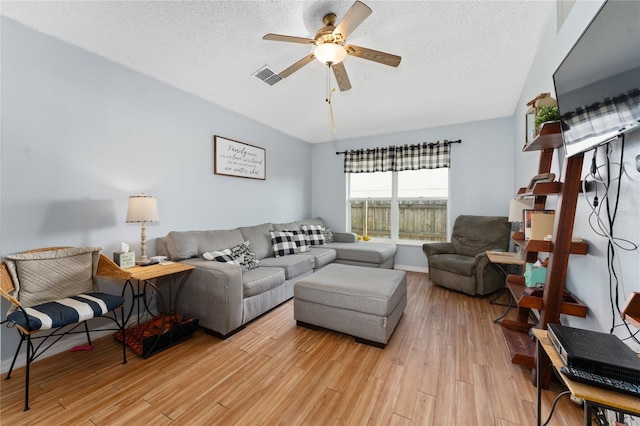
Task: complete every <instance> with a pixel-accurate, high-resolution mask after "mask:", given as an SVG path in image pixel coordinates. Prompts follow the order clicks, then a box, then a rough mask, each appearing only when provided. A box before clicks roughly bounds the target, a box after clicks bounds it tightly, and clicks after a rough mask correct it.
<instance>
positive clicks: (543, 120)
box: [534, 105, 560, 135]
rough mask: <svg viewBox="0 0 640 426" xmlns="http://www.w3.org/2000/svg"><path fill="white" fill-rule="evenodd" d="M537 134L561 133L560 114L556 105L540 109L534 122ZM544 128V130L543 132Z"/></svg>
mask: <svg viewBox="0 0 640 426" xmlns="http://www.w3.org/2000/svg"><path fill="white" fill-rule="evenodd" d="M534 124H535V126H536V133H538V134H542V135H544V134H547V133H559V132H560V112H559V111H558V107H557V106H555V105H547V106H543V107H540V108H539V109H538V111H537V113H536V117H535V120H534ZM543 127H544V130H543Z"/></svg>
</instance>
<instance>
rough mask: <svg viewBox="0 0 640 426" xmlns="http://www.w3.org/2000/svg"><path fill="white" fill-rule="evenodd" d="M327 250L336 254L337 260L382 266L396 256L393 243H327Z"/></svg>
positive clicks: (395, 248)
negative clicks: (329, 249) (330, 249)
mask: <svg viewBox="0 0 640 426" xmlns="http://www.w3.org/2000/svg"><path fill="white" fill-rule="evenodd" d="M323 247H327V248H332V249H334V250H336V251H337V252H338V259H340V260H347V261H354V262H365V263H375V264H378V265H379V264H382V263H384V262H386V261H387V260H389V259H391V258H392V257H393V256H395V254H396V250H397V247H396V245H395V244H393V243H377V242H371V241H367V242H357V243H329V244H327V245H326V246H323Z"/></svg>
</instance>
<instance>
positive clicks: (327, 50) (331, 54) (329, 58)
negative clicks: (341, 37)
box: [313, 43, 347, 64]
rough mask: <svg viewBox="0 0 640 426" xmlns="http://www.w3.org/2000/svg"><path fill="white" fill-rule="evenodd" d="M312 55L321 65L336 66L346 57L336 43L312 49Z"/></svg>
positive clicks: (324, 44)
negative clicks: (329, 64)
mask: <svg viewBox="0 0 640 426" xmlns="http://www.w3.org/2000/svg"><path fill="white" fill-rule="evenodd" d="M313 54H314V55H315V56H316V59H317V60H319V61H320V62H322V63H323V64H326V63H329V62H330V63H331V64H338V63H340V62H342V61H343V60H344V58H346V57H347V51H346V50H345V49H344V47H343V46H342V45H340V44H336V43H322V44H319V45H318V46H316V47H315V49H313Z"/></svg>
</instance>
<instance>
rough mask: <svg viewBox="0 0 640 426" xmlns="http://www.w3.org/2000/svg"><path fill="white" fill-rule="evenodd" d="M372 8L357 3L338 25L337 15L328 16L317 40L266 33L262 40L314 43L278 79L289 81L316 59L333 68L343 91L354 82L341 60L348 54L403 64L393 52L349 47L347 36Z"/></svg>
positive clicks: (389, 63) (381, 62)
mask: <svg viewBox="0 0 640 426" xmlns="http://www.w3.org/2000/svg"><path fill="white" fill-rule="evenodd" d="M370 14H371V9H370V8H369V6H367V5H366V4H364V3H362V2H360V1H356V2H355V3H354V4H353V6H351V8H350V9H349V10H348V11H347V13H346V15H344V17H343V18H342V20H341V21H340V23H339V24H338V25H336V18H337V17H336V14H335V13H328V14H326V15H325V16H324V18H322V22H323V23H324V25H325V26H324V27H322V28H320V29H319V30H318V32H317V33H316V36H315V38H305V37H295V36H287V35H281V34H272V33H269V34H266V35H265V36H264V37H262V39H263V40H273V41H284V42H288V43H298V44H313V45H315V47H314V48H313V51H312V52H311V53H310V54H308V55H307V56H305V57H304V58H302V59H300V60H299V61H297V62H296V63H294V64H293V65H291V66H290V67H289V68H287V69H285V70H284V71H282V72H281V73H280V74H278V76H279V77H280V78H287V77H289V76H290V75H291V74H293V73H294V72H296V71H298V70H299V69H300V68H302V67H303V66H305V65H307V64H308V63H309V62H311V61H313V59H314V58H315V59H317V60H319V61H320V62H322V63H323V64H326V65H327V66H328V67H329V68H331V69H333V74H334V75H335V77H336V81H337V82H338V87H339V88H340V91H343V92H344V91H346V90H349V89H351V82H350V81H349V77H348V76H347V71H346V69H345V67H344V64H343V63H342V61H343V60H344V58H346V56H347V55H351V56H355V57H357V58H362V59H367V60H369V61H374V62H378V63H380V64H384V65H389V66H391V67H397V66H398V65H400V59H401V58H400V56H397V55H392V54H390V53H385V52H379V51H377V50H373V49H367V48H365V47H360V46H354V45H353V44H346V45H345V43H346V41H347V37H348V36H349V35H350V34H351V33H352V32H353V30H355V29H356V28H357V27H358V25H360V24H361V23H362V22H363V21H364V20H365V19H366V18H367V17H368V16H369V15H370Z"/></svg>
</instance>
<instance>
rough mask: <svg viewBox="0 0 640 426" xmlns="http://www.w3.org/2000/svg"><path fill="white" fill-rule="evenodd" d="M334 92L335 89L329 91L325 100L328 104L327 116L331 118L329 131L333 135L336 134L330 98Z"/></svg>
mask: <svg viewBox="0 0 640 426" xmlns="http://www.w3.org/2000/svg"><path fill="white" fill-rule="evenodd" d="M335 91H336V88H335V87H334V88H333V89H331V92H330V93H329V98H328V99H327V102H328V103H329V115H330V116H331V130H332V131H333V133H335V132H336V122H335V121H334V120H333V108H332V107H331V96H333V92H335Z"/></svg>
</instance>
